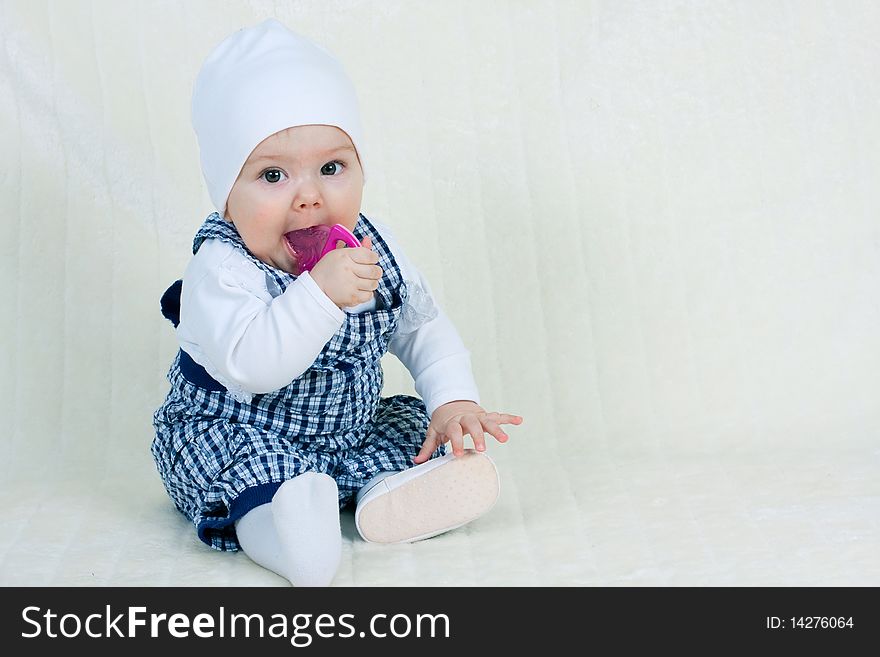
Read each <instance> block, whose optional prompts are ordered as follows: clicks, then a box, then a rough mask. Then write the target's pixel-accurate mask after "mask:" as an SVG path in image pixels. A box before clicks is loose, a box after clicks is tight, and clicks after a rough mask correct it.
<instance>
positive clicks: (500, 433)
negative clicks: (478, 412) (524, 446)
mask: <svg viewBox="0 0 880 657" xmlns="http://www.w3.org/2000/svg"><path fill="white" fill-rule="evenodd" d="M480 422H481V424H482V425H483V429H484V430H485V432H486V433H488V434H489V435H490V436H493V437H494V438H495V440H497V441H498V442H499V443H506V442H507V441H508V439H509V438H510V436H508V435H507V434H506V433H504V430H503V429H502V428H501V427H500V426H498V422H496V421H495V420H493V419H491V418H489V417H484V418H482V419H481V420H480Z"/></svg>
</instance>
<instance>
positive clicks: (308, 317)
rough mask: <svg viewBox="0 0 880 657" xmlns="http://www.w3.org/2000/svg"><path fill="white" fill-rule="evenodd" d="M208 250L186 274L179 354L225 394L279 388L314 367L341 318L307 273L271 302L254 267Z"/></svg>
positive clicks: (230, 254)
mask: <svg viewBox="0 0 880 657" xmlns="http://www.w3.org/2000/svg"><path fill="white" fill-rule="evenodd" d="M209 244H210V243H209V242H206V243H205V244H203V245H202V248H201V249H200V250H199V254H201V253H202V251H205V252H206V254H205V256H206V257H205V258H204V259H203V262H200V263H199V262H197V260H196V259H197V258H198V255H199V254H197V255H196V258H194V259H193V263H191V267H189V268H188V269H187V272H186V274H185V275H184V281H183V292H182V297H181V322H180V327H178V338H179V342H180V345H181V348H182V349H183V350H184V351H186V352H187V353H188V354H189V355H190V356H191V357H192V358H193V360H195V361H196V362H197V363H199V364H200V365H202V366H203V367H204V368H205V369H206V371H207V372H208V373H209V374H210V375H211V376H213V377H214V378H215V379H217V381H219V382H220V383H221V384H223V385H224V386H226V387H227V388H228V389H230V390H243V391H247V392H250V393H256V394H260V393H266V392H272V391H274V390H278V389H280V388H283V387H284V386H286V385H288V384H289V383H290V382H291V381H293V380H294V379H296V378H297V377H299V376H300V375H302V373H303V372H305V371H306V370H307V369H308V368H309V367H310V366H311V365H312V363H314V361H315V358H317V356H318V354H320V352H321V350H322V349H323V348H324V345H326V344H327V342H328V341H329V340H330V338H331V337H333V334H334V333H335V332H336V331H337V330H338V329H339V328H340V326H342V323H343V321H344V319H345V314H344V312H343V311H342V310H341V309H339V308H338V307H337V306H336V304H334V303H333V302H332V301H331V300H330V298H329V297H327V295H325V294H324V292H323V291H322V290H321V288H320V287H318V284H317V283H316V282H315V281H314V279H312V278H311V276H309V275H308V273H305V274H303V275H301V276H299V277H298V278H297V280H296V281H294V282H293V283H292V284H290V285H289V286H288V287H287V289H286V290H285V291H284V292H283V293H282V294H280V295H279V296H277V297H274V298H273V297H272V296H271V295H270V294H269V293H268V291H267V290H266V289H265V274H263V272H262V271H260V270H259V269H258V268H257V267H255V266H254V265H253V263H250V262H248V261H247V260H246V259H245V258H241V257H240V256H238V255H237V254H236V253H235V252H234V249H229V250H225V251H224V246H225V245H221V246H218V245H216V244H214V245H210V246H209ZM192 265H194V266H192Z"/></svg>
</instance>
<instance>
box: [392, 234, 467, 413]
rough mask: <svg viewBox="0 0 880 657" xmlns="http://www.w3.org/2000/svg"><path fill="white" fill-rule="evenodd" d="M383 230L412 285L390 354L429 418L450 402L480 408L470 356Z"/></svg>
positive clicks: (421, 280) (427, 289) (425, 285)
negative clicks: (401, 367) (407, 375)
mask: <svg viewBox="0 0 880 657" xmlns="http://www.w3.org/2000/svg"><path fill="white" fill-rule="evenodd" d="M383 229H384V230H383V231H382V236H383V238H385V241H386V242H387V243H388V245H389V247H391V248H392V252H393V253H394V257H395V259H396V260H397V263H398V265H399V266H400V269H401V273H402V274H403V277H404V281H405V283H406V285H407V291H408V295H407V297H408V298H407V301H406V304H409V305H410V307H409V308H407V307H406V304H405V307H404V308H403V310H402V312H401V316H402V317H401V327H400V329H399V330H398V331H397V332H396V333H395V335H394V337H393V338H392V340H391V342H390V344H389V351H390V352H391V353H392V354H394V355H395V356H396V357H397V358H398V359H400V362H402V363H403V365H404V366H405V367H406V369H407V370H408V371H409V373H410V374H411V375H412V377H413V382H414V384H415V389H416V392H417V393H418V394H419V396H420V397H421V398H422V400H423V401H424V402H425V406H426V407H427V409H428V415H433V414H434V411H436V410H437V408H439V407H440V406H442V405H443V404H446V403H448V402H451V401H459V400H468V401H473V402H475V403H477V404H479V403H480V396H479V391H478V390H477V384H476V382H475V381H474V375H473V372H472V370H471V358H470V352H469V351H468V350H467V348H466V347H465V345H464V343H463V342H462V340H461V337H460V336H459V334H458V331H457V330H456V328H455V326H454V325H453V323H452V321H451V320H450V319H449V318H448V317H447V316H446V314H445V313H444V312H443V310H442V309H441V308H440V306H439V304H438V303H437V302H436V300H435V299H434V296H433V294H431V289H430V287H429V286H428V282H427V280H425V278H424V276H422V274H421V272H419V270H418V269H416V268H415V266H414V265H413V264H412V263H411V262H410V261H409V259H408V258H407V257H406V256H405V255H404V254H403V252H402V250H401V249H400V247H399V246H398V245H397V244H396V243H395V242H394V239H393V237H391V236H390V234H387V233H388V229H387V228H384V227H383ZM386 234H387V236H386Z"/></svg>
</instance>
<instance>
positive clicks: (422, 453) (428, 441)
mask: <svg viewBox="0 0 880 657" xmlns="http://www.w3.org/2000/svg"><path fill="white" fill-rule="evenodd" d="M441 444H442V442H441V441H440V436H439V435H438V434H437V432H436V431H434V427H431V426H429V427H428V434H427V436H426V437H425V442H423V443H422V448H421V449H420V450H419V453H418V454H416V456H415V458H414V459H413V463H415V464H419V463H424V462H425V461H427V460H428V459H429V458H431V454H433V453H434V452H435V451H436V450H437V448H438V447H440V445H441Z"/></svg>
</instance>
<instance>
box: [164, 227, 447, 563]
mask: <svg viewBox="0 0 880 657" xmlns="http://www.w3.org/2000/svg"><path fill="white" fill-rule="evenodd" d="M354 234H355V236H356V237H358V239H363V238H364V237H365V236H367V235H369V236H370V238H371V240H372V243H373V249H374V250H375V251H376V253H377V254H378V255H379V265H380V266H381V267H382V270H383V272H384V273H383V276H382V279H381V280H380V281H379V288H378V290H377V291H376V293H375V295H376V309H375V310H372V311H367V312H363V313H357V314H351V313H346V317H345V321H344V323H343V325H342V327H341V328H340V329H339V330H338V331H337V332H336V333H335V334H334V335H333V337H332V338H331V339H330V341H329V342H328V343H327V344H326V345H325V346H324V349H323V350H322V351H321V353H320V354H319V355H318V357H317V359H316V360H315V362H314V363H313V364H312V365H311V367H310V368H309V369H308V370H306V371H305V372H304V373H303V374H302V375H301V376H299V377H298V378H297V379H295V380H293V381H291V382H290V384H288V385H287V386H286V387H284V388H282V389H280V390H276V391H274V392H270V393H266V394H254V395H252V398H251V399H250V400H249V401H248V400H242V398H241V397H240V396H236V395H233V394H232V393H230V392H228V391H227V390H226V388H225V387H223V386H222V385H220V384H219V383H218V382H216V381H215V380H214V379H213V378H212V377H210V376H209V375H208V374H207V372H205V370H204V369H203V368H202V367H201V366H199V365H198V364H196V363H195V362H194V361H193V360H192V359H191V358H190V357H189V356H188V354H186V352H184V351H182V350H180V351H178V354H177V356H176V357H175V359H174V362H173V363H172V365H171V368H170V370H169V372H168V380H169V382H170V384H171V388H170V390H169V392H168V395H167V397H166V399H165V401H164V403H163V404H162V405H161V406H160V407H159V408H158V409H157V410H156V412H155V413H154V415H153V425H154V427H155V430H156V433H155V438H154V439H153V442H152V447H151V452H152V454H153V458H154V460H155V462H156V466H157V468H158V470H159V474H160V475H161V478H162V481H163V483H164V485H165V489H166V491H167V492H168V495H169V496H170V497H171V499H172V501H173V502H174V504H175V506H176V507H177V509H178V510H180V511H181V512H182V513H183V514H184V515H186V517H187V518H189V519H190V520H191V521H192V522H193V524H194V525H195V526H196V531H197V533H198V536H199V538H200V539H201V540H202V541H204V542H205V543H207V544H208V545H210V546H211V547H213V548H216V549H218V550H237V549H239V548H240V545H239V543H238V539H237V538H236V535H235V526H234V522H235V520H237V519H238V518H240V517H242V516H243V515H244V514H245V513H247V512H248V511H250V510H251V509H253V508H254V507H256V506H259V505H261V504H265V503H267V502H270V501H271V500H272V496H273V495H274V494H275V491H276V490H277V489H278V487H279V486H280V485H281V484H282V483H283V482H285V481H287V480H288V479H292V478H293V477H296V476H297V475H300V474H302V473H304V472H309V471H314V472H323V473H325V474H328V475H330V476H331V477H333V478H334V479H335V480H336V484H337V486H338V488H339V506H340V508H342V507H344V506H346V505H347V504H348V503H349V502H350V501H351V500H352V499H353V497H354V496H355V494H356V493H357V491H358V489H359V488H360V487H361V486H363V485H364V484H365V483H366V482H367V481H369V479H370V478H372V477H373V476H374V475H375V474H377V473H379V472H381V471H385V470H395V471H396V470H405V469H407V468H408V467H411V466H412V459H413V457H414V456H415V455H416V454H417V453H418V451H419V449H420V448H421V444H422V442H423V440H424V437H425V432H426V431H427V427H428V422H429V418H428V415H427V411H426V409H425V405H424V403H423V402H422V401H421V400H420V399H417V398H415V397H410V396H406V395H396V396H394V397H388V398H384V399H383V398H381V397H380V393H381V391H382V383H383V374H382V367H381V364H380V359H381V358H382V356H383V355H384V354H385V353H386V351H387V350H388V343H389V341H390V340H391V338H392V336H393V335H394V331H395V329H396V327H397V325H398V321H399V319H400V313H401V308H402V306H403V304H404V303H405V302H406V298H407V288H406V284H405V283H404V280H403V277H402V274H401V271H400V268H399V266H398V264H397V262H396V261H395V259H394V257H393V255H392V253H391V250H390V249H389V247H388V245H387V244H386V242H385V241H384V240H383V239H382V236H381V235H380V234H379V232H378V231H377V230H376V229H375V228H374V227H373V225H372V224H371V223H370V222H369V221H368V220H367V218H366V217H364V216H363V215H361V216H360V217H359V220H358V223H357V226H356V227H355V230H354ZM206 239H219V240H223V241H225V242H228V243H230V244H232V245H234V246H235V247H236V248H238V249H239V250H240V251H241V253H243V254H244V255H245V256H246V257H247V258H248V259H249V260H251V261H252V262H253V263H254V264H255V265H256V266H257V267H259V268H260V269H261V270H262V271H263V272H264V273H265V275H266V284H267V287H268V289H269V291H270V293H271V294H273V296H277V295H278V294H281V293H282V292H283V291H284V290H285V289H286V288H287V286H288V285H290V284H291V283H293V282H294V281H295V280H296V277H294V276H292V275H290V274H288V273H286V272H283V271H280V270H278V269H275V268H274V267H271V266H269V265H267V264H265V263H263V262H261V261H260V260H258V259H257V258H256V257H254V256H253V255H252V254H251V253H250V252H249V251H248V249H247V247H246V246H245V245H244V242H243V241H242V239H241V237H240V236H239V234H238V231H237V230H236V229H235V227H234V226H233V225H232V224H231V223H229V222H226V221H224V220H223V219H221V218H220V216H219V215H218V214H217V213H214V214H212V215H210V216H209V217H208V218H207V219H206V220H205V223H204V224H203V225H202V227H201V228H200V229H199V231H198V233H197V234H196V237H195V240H194V242H193V253H196V252H197V251H198V249H199V247H200V246H201V244H202V242H203V241H204V240H206ZM176 285H177V288H176V293H177V295H179V292H180V282H178V283H177V284H176ZM174 287H175V286H172V288H169V291H168V292H166V297H168V296H169V293H172V290H173V288H174ZM166 297H163V312H164V306H165V301H166ZM178 298H179V297H178ZM178 303H179V301H178ZM166 316H167V317H169V319H171V320H172V322H174V323H175V325H176V324H177V321H175V320H176V318H172V317H170V316H168V314H166ZM291 348H294V346H293V345H292V346H291ZM442 453H443V450H442V448H441V449H438V450H437V451H436V452H435V453H434V455H433V456H434V457H436V456H440V455H441V454H442Z"/></svg>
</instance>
